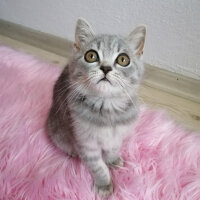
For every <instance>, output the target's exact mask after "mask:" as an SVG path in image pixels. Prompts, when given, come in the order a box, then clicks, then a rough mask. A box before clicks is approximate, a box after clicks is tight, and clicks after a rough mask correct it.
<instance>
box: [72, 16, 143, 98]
mask: <svg viewBox="0 0 200 200" xmlns="http://www.w3.org/2000/svg"><path fill="white" fill-rule="evenodd" d="M145 35H146V28H145V26H138V27H137V28H135V29H134V30H133V31H132V32H131V33H130V34H129V35H128V36H127V37H121V36H117V35H107V34H104V35H95V33H94V32H93V30H92V28H91V27H90V25H89V24H88V23H87V22H86V21H85V20H83V19H78V21H77V25H76V32H75V44H74V46H75V51H74V55H73V58H72V61H71V65H70V68H71V73H72V74H73V76H72V79H74V81H76V82H79V83H80V84H83V85H84V86H85V87H88V88H89V89H91V90H93V91H96V92H99V93H101V95H109V94H112V93H116V92H120V91H123V90H124V89H129V88H134V86H136V85H137V84H138V82H139V81H140V79H141V76H142V73H143V64H142V58H141V57H142V53H143V47H144V42H145Z"/></svg>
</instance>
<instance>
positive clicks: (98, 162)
mask: <svg viewBox="0 0 200 200" xmlns="http://www.w3.org/2000/svg"><path fill="white" fill-rule="evenodd" d="M79 155H80V156H81V158H82V159H83V160H84V161H85V163H86V164H87V166H88V168H89V170H90V171H91V173H92V175H93V177H94V182H95V188H96V191H97V193H98V194H99V195H100V196H101V197H107V196H109V195H110V194H112V192H113V185H112V181H111V177H110V173H109V169H108V167H107V165H106V164H105V162H104V161H103V159H102V153H101V150H100V149H90V148H89V147H87V148H84V150H83V149H81V151H80V153H79Z"/></svg>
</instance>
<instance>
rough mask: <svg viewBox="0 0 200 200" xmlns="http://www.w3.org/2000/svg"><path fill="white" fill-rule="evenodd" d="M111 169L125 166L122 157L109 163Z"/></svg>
mask: <svg viewBox="0 0 200 200" xmlns="http://www.w3.org/2000/svg"><path fill="white" fill-rule="evenodd" d="M108 165H109V167H111V168H118V167H123V166H124V161H123V159H122V158H121V157H118V158H117V159H116V160H114V161H112V162H110V163H108Z"/></svg>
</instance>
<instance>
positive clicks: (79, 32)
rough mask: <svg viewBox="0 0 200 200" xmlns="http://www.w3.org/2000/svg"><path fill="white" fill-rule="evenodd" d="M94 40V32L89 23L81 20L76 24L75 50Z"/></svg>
mask: <svg viewBox="0 0 200 200" xmlns="http://www.w3.org/2000/svg"><path fill="white" fill-rule="evenodd" d="M92 38H94V32H93V30H92V28H91V27H90V25H89V24H88V22H86V21H85V20H84V19H82V18H79V19H78V21H77V23H76V31H75V44H74V46H75V48H77V49H81V48H82V47H83V46H84V45H85V44H86V43H87V42H88V41H89V40H91V39H92Z"/></svg>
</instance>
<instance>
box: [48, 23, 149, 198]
mask: <svg viewBox="0 0 200 200" xmlns="http://www.w3.org/2000/svg"><path fill="white" fill-rule="evenodd" d="M145 35H146V29H145V27H144V26H139V27H137V28H136V29H135V30H133V31H132V32H131V33H130V34H129V36H128V37H125V38H124V37H121V36H117V35H95V34H94V32H93V30H92V29H91V27H90V25H89V24H88V23H87V22H86V21H85V20H83V19H78V21H77V25H76V33H75V45H74V46H75V48H74V53H73V56H72V57H71V60H70V62H69V64H68V65H67V66H66V67H65V68H64V70H63V72H62V74H61V75H60V77H59V78H58V80H57V82H56V84H55V87H54V93H53V103H52V107H51V110H50V113H49V117H48V120H47V129H48V134H49V138H50V139H51V140H52V142H53V143H54V144H55V145H56V146H57V147H58V148H60V149H61V150H62V151H64V152H66V153H67V154H69V155H71V156H75V155H78V156H79V157H80V158H81V159H82V160H84V161H85V163H86V164H87V166H88V168H89V170H90V171H91V173H92V175H93V177H94V182H95V186H96V191H97V192H98V193H99V195H100V196H102V197H107V196H108V195H110V194H111V193H112V192H113V185H112V181H111V177H110V173H109V170H108V167H107V166H111V167H114V166H123V160H122V159H121V158H120V156H119V150H120V147H121V145H122V142H123V140H124V138H125V137H126V136H127V134H128V133H129V132H130V131H131V130H132V129H133V126H134V121H135V120H136V118H137V116H138V110H139V108H138V102H137V89H138V86H139V82H140V79H141V76H142V73H143V64H142V59H141V57H142V52H143V47H144V41H145Z"/></svg>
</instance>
